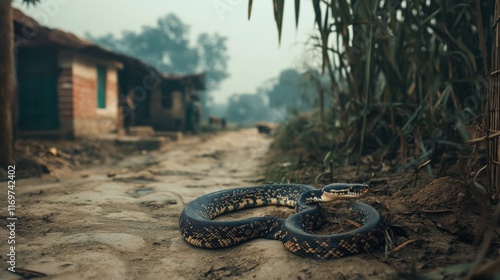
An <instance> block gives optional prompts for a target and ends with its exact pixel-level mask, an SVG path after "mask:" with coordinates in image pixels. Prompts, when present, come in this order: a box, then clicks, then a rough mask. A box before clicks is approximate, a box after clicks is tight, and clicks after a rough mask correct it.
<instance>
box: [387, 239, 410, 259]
mask: <svg viewBox="0 0 500 280" xmlns="http://www.w3.org/2000/svg"><path fill="white" fill-rule="evenodd" d="M415 241H417V239H410V240H407V241H405V242H404V243H402V244H401V245H399V246H397V247H396V248H394V249H392V250H391V251H389V255H390V254H393V253H396V252H398V251H400V250H401V249H403V248H404V247H406V246H408V245H410V244H411V243H414V242H415Z"/></svg>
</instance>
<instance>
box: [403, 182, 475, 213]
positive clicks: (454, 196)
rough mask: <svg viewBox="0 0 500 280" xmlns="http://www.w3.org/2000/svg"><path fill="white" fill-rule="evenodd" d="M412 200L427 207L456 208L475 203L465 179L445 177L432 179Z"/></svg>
mask: <svg viewBox="0 0 500 280" xmlns="http://www.w3.org/2000/svg"><path fill="white" fill-rule="evenodd" d="M410 202H412V203H415V204H417V205H419V206H421V207H425V208H426V209H432V210H434V209H455V208H460V207H463V206H464V205H469V204H471V203H474V201H473V200H472V196H471V195H470V191H469V190H468V189H467V188H466V187H465V184H464V183H463V181H460V180H457V179H453V178H451V177H443V178H439V179H436V180H434V181H432V182H431V183H430V184H429V185H427V186H426V187H424V188H423V189H422V190H420V191H419V192H418V193H417V194H415V195H414V196H413V197H412V198H411V199H410Z"/></svg>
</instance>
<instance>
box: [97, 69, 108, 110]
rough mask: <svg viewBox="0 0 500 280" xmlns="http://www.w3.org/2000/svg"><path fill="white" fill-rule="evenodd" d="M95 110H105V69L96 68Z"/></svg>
mask: <svg viewBox="0 0 500 280" xmlns="http://www.w3.org/2000/svg"><path fill="white" fill-rule="evenodd" d="M97 108H102V109H104V108H106V67H104V66H102V65H98V66H97Z"/></svg>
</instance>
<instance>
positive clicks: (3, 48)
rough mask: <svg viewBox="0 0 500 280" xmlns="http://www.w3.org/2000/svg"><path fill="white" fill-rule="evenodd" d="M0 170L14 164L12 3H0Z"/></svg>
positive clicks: (26, 1)
mask: <svg viewBox="0 0 500 280" xmlns="http://www.w3.org/2000/svg"><path fill="white" fill-rule="evenodd" d="M38 1H39V0H23V2H24V3H25V4H28V5H29V4H35V3H36V2H38ZM0 38H7V40H4V39H2V40H0V131H1V133H0V168H6V167H7V166H8V165H11V164H14V163H15V157H14V125H13V109H12V108H13V102H14V91H15V86H14V85H15V76H14V69H15V65H14V23H13V18H12V2H11V1H10V0H6V1H0Z"/></svg>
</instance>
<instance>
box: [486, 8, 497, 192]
mask: <svg viewBox="0 0 500 280" xmlns="http://www.w3.org/2000/svg"><path fill="white" fill-rule="evenodd" d="M494 18H496V19H498V18H500V0H496V2H495V15H494ZM493 36H494V37H493V44H492V55H491V72H490V73H489V77H488V80H489V83H488V89H487V90H488V100H487V104H488V105H487V116H486V125H487V126H486V139H488V140H489V141H488V142H487V149H488V166H489V168H488V177H489V186H488V194H489V195H490V197H491V198H493V199H495V200H497V201H498V199H499V194H500V164H499V162H500V150H499V146H500V139H499V137H492V136H493V135H497V134H498V133H499V132H500V86H499V83H500V76H499V75H498V74H497V73H498V72H499V71H500V61H499V60H500V43H499V41H500V28H499V25H498V20H497V21H495V23H494V24H493Z"/></svg>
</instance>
